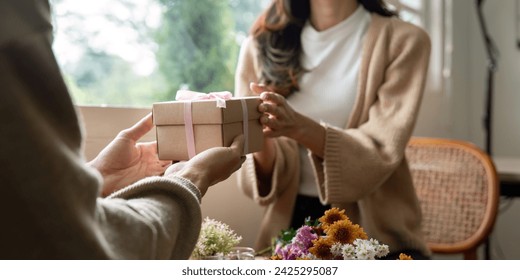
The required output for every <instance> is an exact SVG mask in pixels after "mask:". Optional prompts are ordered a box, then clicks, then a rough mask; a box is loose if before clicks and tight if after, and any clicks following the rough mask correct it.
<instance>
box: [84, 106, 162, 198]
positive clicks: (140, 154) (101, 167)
mask: <svg viewBox="0 0 520 280" xmlns="http://www.w3.org/2000/svg"><path fill="white" fill-rule="evenodd" d="M152 128H153V122H152V114H148V115H147V116H146V117H144V118H143V119H141V120H140V121H139V122H138V123H136V124H135V125H134V126H132V127H131V128H128V129H125V130H123V131H121V132H120V133H119V134H118V135H117V137H116V138H115V139H114V140H113V141H112V142H110V144H108V146H107V147H105V148H104V149H103V150H102V151H101V152H100V153H99V155H98V156H97V157H96V158H95V159H94V160H92V161H91V162H90V163H89V165H90V166H92V167H94V168H96V169H97V170H98V171H99V172H100V173H101V175H102V176H103V179H104V185H103V189H102V192H101V194H102V196H107V195H109V194H111V193H113V192H115V191H117V190H119V189H121V188H123V187H125V186H128V185H130V184H132V183H134V182H136V181H138V180H140V179H143V178H145V177H148V176H154V175H161V174H163V173H164V171H165V170H166V168H168V166H170V165H171V161H162V160H159V158H158V155H157V145H156V142H155V141H154V142H148V143H137V141H138V140H139V139H140V138H141V137H143V136H144V135H145V134H146V133H147V132H149V131H150V130H151V129H152Z"/></svg>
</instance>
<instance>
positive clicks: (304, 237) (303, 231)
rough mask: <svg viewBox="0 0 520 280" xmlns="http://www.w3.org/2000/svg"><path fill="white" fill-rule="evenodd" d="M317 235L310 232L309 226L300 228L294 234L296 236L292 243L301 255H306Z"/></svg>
mask: <svg viewBox="0 0 520 280" xmlns="http://www.w3.org/2000/svg"><path fill="white" fill-rule="evenodd" d="M317 238H318V235H317V234H316V233H314V232H313V231H312V227H310V226H302V227H300V228H299V229H298V231H297V232H296V236H295V237H294V239H293V240H292V243H293V244H295V245H296V246H298V248H299V249H300V251H301V252H302V254H308V253H309V248H310V247H312V245H313V244H312V241H313V240H316V239H317Z"/></svg>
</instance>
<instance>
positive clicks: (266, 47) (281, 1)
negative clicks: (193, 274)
mask: <svg viewBox="0 0 520 280" xmlns="http://www.w3.org/2000/svg"><path fill="white" fill-rule="evenodd" d="M358 2H359V3H360V4H361V5H363V6H364V7H365V9H366V10H368V11H369V12H372V13H377V14H379V15H382V16H385V17H391V16H395V15H397V14H396V12H394V11H391V10H390V9H388V7H387V6H386V4H385V3H384V1H383V0H358ZM309 16H310V0H303V1H302V0H273V1H272V3H271V4H270V5H269V7H267V9H266V10H265V11H264V12H263V13H262V14H261V15H260V16H259V17H258V18H257V20H256V21H255V23H254V24H253V27H252V28H251V33H252V35H253V37H254V38H255V40H256V41H257V43H258V46H257V47H258V51H259V54H258V55H259V57H258V58H259V61H260V63H261V65H262V76H261V82H262V83H264V84H266V85H267V86H268V87H269V88H270V89H271V90H273V91H276V92H278V93H280V94H282V95H284V96H286V97H287V96H289V95H290V94H291V93H293V92H295V91H298V90H299V86H298V80H299V78H300V77H301V75H302V74H303V73H304V72H305V71H306V70H305V69H304V68H303V66H302V65H301V62H300V55H301V52H302V47H301V41H300V35H301V32H302V29H303V26H304V24H305V22H306V21H307V20H308V19H309Z"/></svg>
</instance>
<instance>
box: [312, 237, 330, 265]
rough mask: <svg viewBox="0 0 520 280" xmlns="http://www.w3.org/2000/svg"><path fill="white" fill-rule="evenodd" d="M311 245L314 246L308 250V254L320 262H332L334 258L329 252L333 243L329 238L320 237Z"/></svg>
mask: <svg viewBox="0 0 520 280" xmlns="http://www.w3.org/2000/svg"><path fill="white" fill-rule="evenodd" d="M312 244H314V245H313V246H312V247H311V248H310V249H309V252H310V253H311V254H313V255H315V256H316V257H317V258H319V259H322V260H332V259H333V258H334V255H332V252H331V251H330V248H331V247H332V245H333V244H334V242H333V241H332V240H331V239H330V238H327V237H325V238H323V237H320V238H318V239H316V240H313V241H312Z"/></svg>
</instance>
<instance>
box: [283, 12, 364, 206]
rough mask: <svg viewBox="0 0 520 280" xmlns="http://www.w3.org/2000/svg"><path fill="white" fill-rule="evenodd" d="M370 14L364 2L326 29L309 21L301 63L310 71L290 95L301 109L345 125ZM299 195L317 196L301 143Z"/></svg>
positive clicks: (292, 103) (294, 106)
mask: <svg viewBox="0 0 520 280" xmlns="http://www.w3.org/2000/svg"><path fill="white" fill-rule="evenodd" d="M369 24H370V14H369V12H367V11H366V10H365V9H364V8H363V6H362V5H359V7H358V8H357V10H356V11H355V12H354V13H353V14H352V15H351V16H349V17H348V18H347V19H345V20H343V21H342V22H340V23H338V24H337V25H335V26H333V27H330V28H328V29H326V30H324V31H321V32H319V31H316V29H314V27H312V25H311V24H310V22H309V21H307V23H306V24H305V26H304V28H303V31H302V34H301V41H302V49H303V54H302V57H301V60H302V66H303V67H304V69H306V70H308V72H306V73H304V74H303V76H302V77H301V79H300V81H299V85H300V88H301V90H300V91H299V92H295V93H294V94H292V95H291V96H290V97H289V98H288V100H287V101H288V103H289V104H290V105H291V106H292V107H293V108H294V109H295V110H296V111H298V112H300V113H302V114H304V115H306V116H307V117H309V118H311V119H313V120H315V121H317V122H326V123H328V124H330V125H333V126H337V127H341V128H344V127H346V125H347V121H348V118H349V116H350V112H351V110H352V107H353V106H354V101H355V98H356V94H357V84H358V75H359V66H360V64H361V52H362V48H363V38H364V36H365V34H366V32H367V30H368V26H369ZM300 164H301V168H302V172H301V178H300V190H299V193H300V194H304V195H309V196H316V197H317V196H318V188H317V186H316V179H315V176H314V173H313V169H312V168H311V163H310V160H309V158H308V150H307V149H306V148H304V147H302V146H300Z"/></svg>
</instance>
